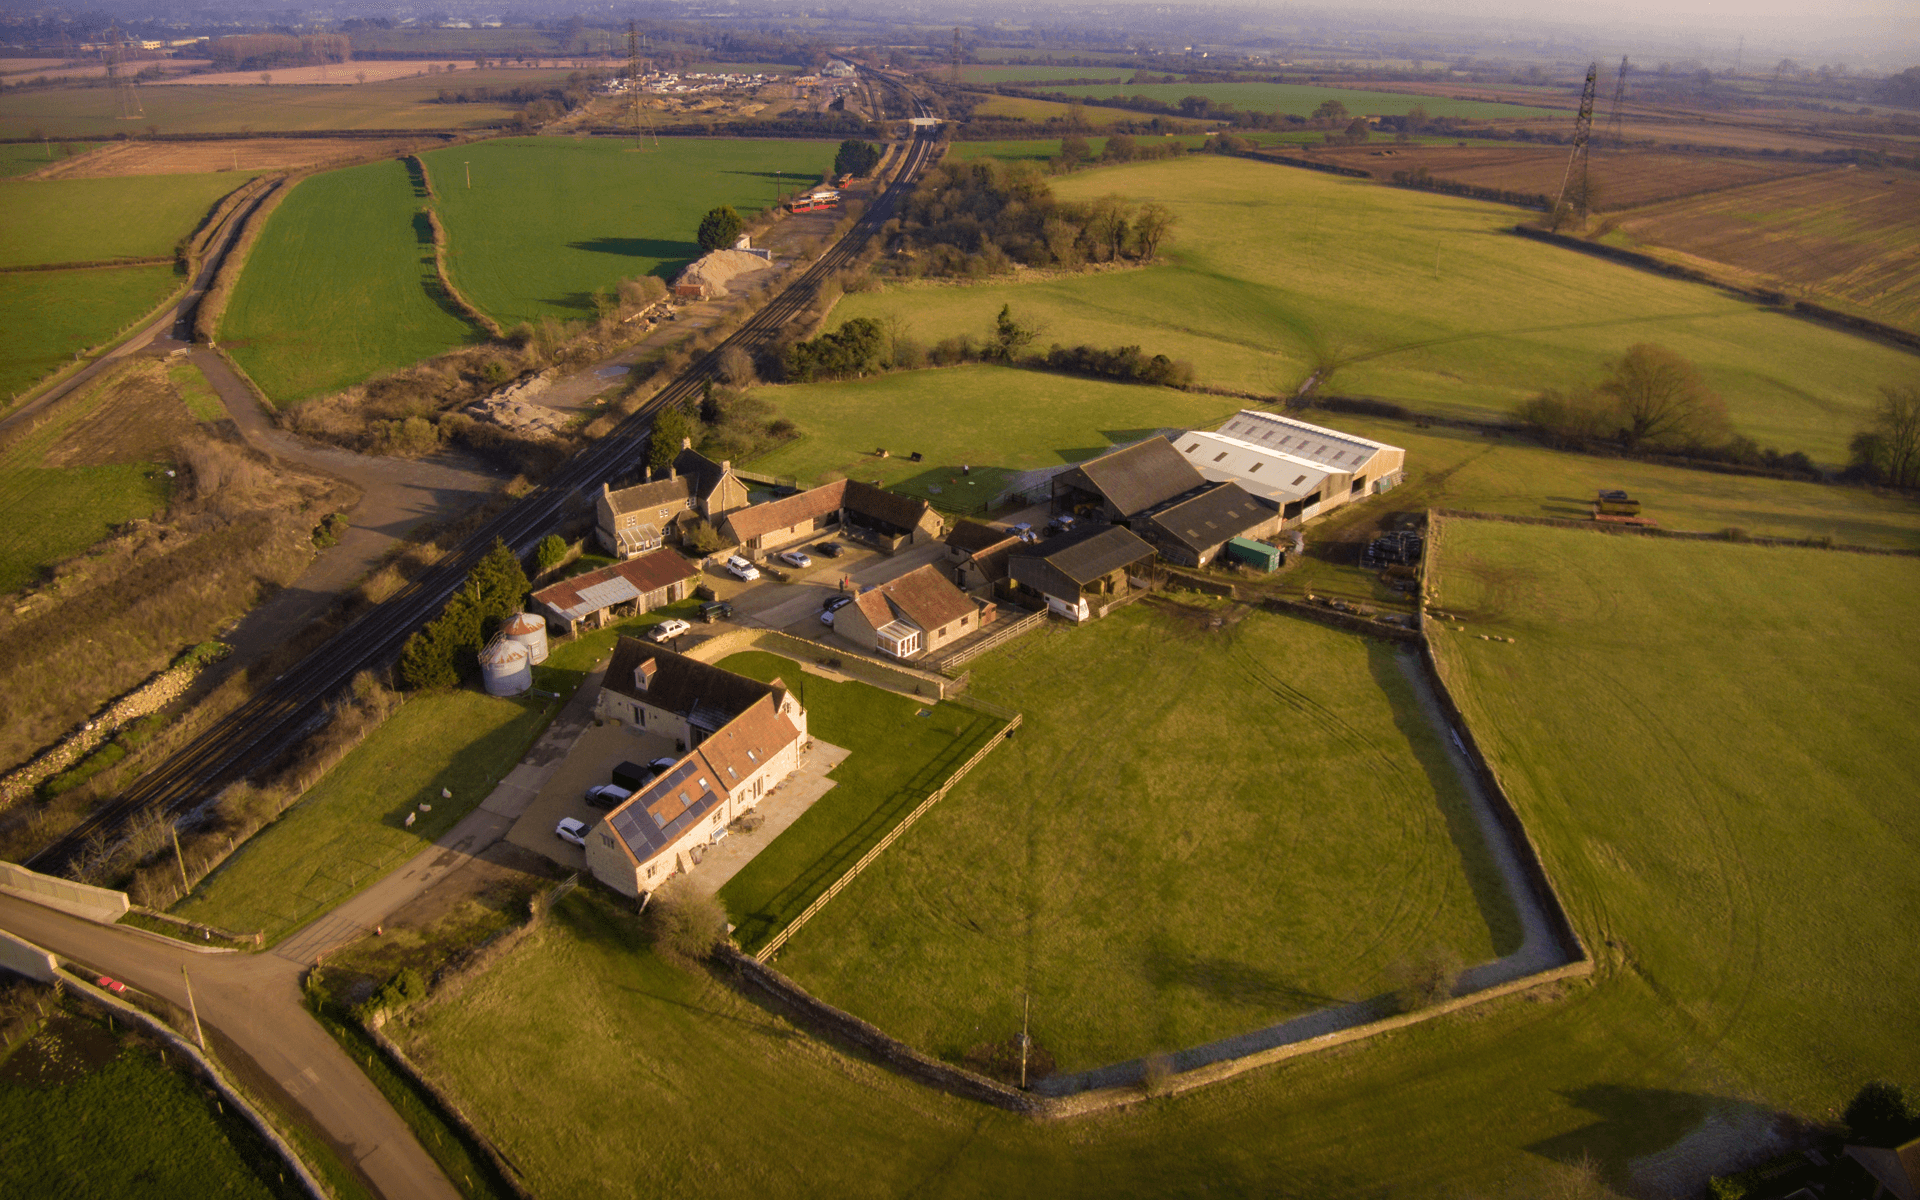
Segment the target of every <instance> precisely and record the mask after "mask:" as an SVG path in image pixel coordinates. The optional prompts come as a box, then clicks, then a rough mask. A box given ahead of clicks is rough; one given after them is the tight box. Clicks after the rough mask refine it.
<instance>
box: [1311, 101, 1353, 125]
mask: <svg viewBox="0 0 1920 1200" xmlns="http://www.w3.org/2000/svg"><path fill="white" fill-rule="evenodd" d="M1346 115H1347V106H1346V105H1344V104H1342V103H1340V102H1339V101H1338V100H1322V101H1321V102H1320V107H1319V108H1316V109H1314V110H1313V119H1314V120H1316V121H1325V122H1326V123H1327V128H1328V129H1332V128H1333V127H1334V126H1335V125H1338V124H1339V123H1340V122H1341V121H1342V120H1343V119H1345V117H1346Z"/></svg>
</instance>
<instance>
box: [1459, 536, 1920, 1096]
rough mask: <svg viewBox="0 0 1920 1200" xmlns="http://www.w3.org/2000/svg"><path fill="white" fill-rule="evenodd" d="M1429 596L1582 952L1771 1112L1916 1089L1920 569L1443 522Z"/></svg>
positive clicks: (1474, 719) (1465, 705) (1808, 554)
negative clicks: (1629, 985)
mask: <svg viewBox="0 0 1920 1200" xmlns="http://www.w3.org/2000/svg"><path fill="white" fill-rule="evenodd" d="M1434 570H1437V580H1435V579H1434V577H1433V576H1432V575H1431V574H1430V577H1429V579H1430V584H1434V583H1437V587H1435V588H1434V590H1435V591H1437V596H1436V597H1435V600H1436V602H1437V603H1438V604H1440V605H1443V606H1444V607H1445V608H1446V609H1447V610H1448V611H1450V612H1456V613H1459V614H1461V615H1462V616H1463V617H1464V625H1465V627H1466V630H1467V633H1466V634H1465V635H1462V634H1458V633H1453V632H1446V633H1442V634H1441V635H1439V637H1438V638H1437V640H1436V654H1437V655H1438V656H1439V659H1440V661H1441V663H1442V664H1443V666H1444V669H1445V670H1446V672H1447V675H1448V676H1449V678H1450V680H1451V685H1452V687H1453V689H1454V691H1455V695H1456V697H1457V698H1458V699H1459V701H1460V703H1461V706H1462V709H1463V711H1464V712H1465V713H1466V715H1467V719H1468V721H1469V723H1470V724H1471V725H1472V726H1473V728H1474V730H1475V733H1476V736H1477V737H1478V738H1479V739H1480V741H1481V744H1482V746H1483V747H1485V748H1486V749H1487V751H1488V753H1489V754H1490V755H1491V756H1492V758H1493V759H1494V761H1495V762H1496V763H1497V764H1498V767H1499V770H1500V772H1501V774H1502V776H1503V778H1504V779H1505V781H1506V784H1507V787H1508V790H1509V791H1510V792H1511V794H1512V795H1513V798H1514V801H1515V803H1516V804H1517V805H1518V806H1519V808H1520V810H1521V813H1522V815H1523V816H1524V817H1525V819H1526V820H1527V822H1528V826H1529V829H1530V830H1531V832H1532V833H1533V836H1534V838H1535V840H1537V841H1539V842H1540V843H1541V845H1542V846H1543V848H1544V850H1545V854H1546V861H1547V865H1548V868H1549V869H1550V870H1551V871H1552V872H1554V874H1555V875H1556V877H1557V879H1558V881H1559V884H1560V887H1561V889H1562V893H1563V895H1564V896H1566V898H1567V901H1568V904H1569V908H1570V909H1571V912H1572V915H1573V918H1574V920H1575V922H1576V924H1577V925H1578V926H1579V927H1580V929H1581V931H1582V933H1583V934H1584V935H1585V936H1586V937H1587V939H1588V944H1589V945H1593V946H1606V947H1609V948H1611V947H1616V946H1617V947H1618V951H1617V953H1618V956H1619V957H1620V959H1621V960H1623V961H1622V967H1623V969H1625V970H1630V971H1632V972H1634V973H1635V974H1638V975H1640V976H1642V977H1644V978H1645V979H1647V980H1648V981H1650V982H1651V983H1653V984H1655V985H1657V987H1658V989H1659V992H1660V994H1661V996H1662V997H1663V998H1665V1000H1666V1004H1667V1006H1668V1007H1669V1010H1670V1014H1671V1019H1672V1021H1673V1023H1674V1026H1675V1028H1676V1030H1684V1031H1686V1033H1687V1034H1688V1035H1690V1036H1691V1037H1693V1038H1697V1039H1699V1040H1700V1041H1703V1042H1705V1043H1706V1044H1708V1045H1710V1046H1712V1047H1713V1057H1714V1059H1715V1060H1716V1061H1717V1062H1718V1063H1720V1064H1721V1065H1722V1067H1723V1068H1724V1069H1726V1070H1727V1071H1729V1072H1730V1073H1731V1074H1732V1075H1733V1077H1734V1078H1737V1079H1740V1080H1742V1081H1744V1082H1745V1083H1746V1084H1747V1085H1748V1086H1751V1087H1755V1088H1757V1089H1759V1090H1760V1091H1761V1092H1762V1093H1763V1094H1765V1095H1768V1096H1772V1097H1776V1098H1789V1099H1791V1100H1792V1101H1794V1102H1796V1103H1798V1104H1800V1105H1803V1106H1806V1107H1809V1108H1816V1109H1817V1108H1818V1107H1819V1106H1821V1105H1824V1104H1832V1103H1835V1102H1837V1101H1838V1100H1841V1099H1843V1098H1844V1097H1845V1096H1846V1095H1847V1094H1849V1093H1850V1091H1851V1090H1852V1088H1853V1087H1855V1086H1857V1085H1858V1082H1859V1081H1860V1080H1862V1079H1865V1078H1869V1077H1872V1078H1889V1079H1907V1080H1911V1079H1917V1078H1920V1014H1917V1013H1916V1011H1915V1010H1914V1007H1913V1005H1912V1004H1911V1003H1910V998H1911V997H1912V996H1914V995H1915V994H1916V993H1920V952H1916V951H1915V948H1914V943H1913V939H1912V938H1911V937H1910V936H1909V932H1910V929H1909V926H1910V924H1911V922H1910V919H1909V918H1910V914H1912V913H1913V912H1914V911H1916V910H1917V909H1920V874H1916V872H1915V871H1914V869H1913V864H1912V855H1911V853H1910V847H1911V846H1913V845H1914V844H1915V843H1916V840H1920V805H1916V803H1915V799H1914V798H1915V797H1916V796H1920V756H1916V755H1915V753H1914V748H1915V742H1914V730H1915V729H1916V728H1920V700H1917V699H1916V697H1920V633H1916V630H1915V627H1914V623H1913V621H1912V598H1913V596H1914V595H1915V593H1916V590H1920V561H1916V560H1914V559H1911V558H1879V557H1870V556H1859V555H1851V554H1836V553H1831V552H1823V551H1817V550H1783V549H1770V548H1762V547H1752V546H1739V545H1721V544H1701V545H1694V544H1686V543H1676V542H1670V541H1655V540H1650V539H1641V538H1631V537H1620V538H1613V537H1605V536H1601V535H1595V534H1587V533H1578V532H1573V531H1563V530H1552V529H1540V528H1532V527H1525V526H1513V525H1505V524H1494V523H1484V522H1466V521H1449V522H1447V523H1446V524H1445V525H1444V526H1443V528H1442V531H1441V533H1440V536H1439V539H1438V557H1437V559H1436V560H1434V562H1433V563H1432V564H1431V566H1430V571H1434ZM1480 632H1485V633H1497V634H1505V635H1511V636H1512V637H1513V638H1515V639H1516V640H1515V642H1514V643H1513V644H1511V645H1507V644H1502V643H1494V642H1484V641H1480V640H1478V639H1476V638H1474V637H1473V636H1472V635H1473V634H1475V633H1480ZM1839 880H1845V881H1846V882H1845V885H1844V886H1835V884H1836V881H1839ZM1867 947H1882V948H1884V949H1883V950H1880V951H1868V950H1866V948H1867Z"/></svg>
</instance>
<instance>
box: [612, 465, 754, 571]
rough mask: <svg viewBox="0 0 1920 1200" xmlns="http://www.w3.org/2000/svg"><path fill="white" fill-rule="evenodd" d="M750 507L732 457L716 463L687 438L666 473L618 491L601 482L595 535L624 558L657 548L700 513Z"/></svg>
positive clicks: (711, 517)
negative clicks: (730, 460) (729, 459)
mask: <svg viewBox="0 0 1920 1200" xmlns="http://www.w3.org/2000/svg"><path fill="white" fill-rule="evenodd" d="M746 506H747V486H746V484H744V483H742V482H741V481H740V478H739V476H737V475H735V474H734V473H733V464H732V463H730V462H714V461H713V460H712V459H710V458H708V457H706V456H705V455H703V454H701V453H700V452H698V451H697V450H695V449H694V448H693V442H692V440H691V439H683V440H682V441H681V443H680V453H679V454H678V455H676V456H675V457H674V460H673V462H672V463H671V464H670V465H669V466H668V467H667V471H666V474H665V475H664V476H662V477H660V478H654V477H653V474H652V472H649V473H648V478H647V479H646V480H645V481H643V482H641V483H638V484H635V485H634V486H632V487H628V488H621V489H619V490H618V491H615V490H614V489H613V488H611V487H608V486H607V485H606V484H601V485H600V495H599V496H598V497H597V498H596V500H595V501H594V514H595V520H594V536H595V538H596V539H597V540H598V541H599V543H600V545H601V548H603V549H604V550H605V551H606V552H607V553H608V554H611V555H614V556H615V557H618V558H627V557H630V556H632V555H635V554H642V553H645V552H646V551H648V550H655V549H658V548H659V547H661V546H664V545H666V543H667V542H668V541H669V540H671V539H673V538H674V537H675V536H676V534H677V532H678V528H679V526H680V525H682V524H683V523H684V522H686V521H687V520H690V519H692V518H694V517H699V518H703V519H705V520H708V521H717V520H718V519H719V518H721V517H723V516H725V515H726V514H727V513H730V512H732V511H734V510H735V509H739V508H745V507H746Z"/></svg>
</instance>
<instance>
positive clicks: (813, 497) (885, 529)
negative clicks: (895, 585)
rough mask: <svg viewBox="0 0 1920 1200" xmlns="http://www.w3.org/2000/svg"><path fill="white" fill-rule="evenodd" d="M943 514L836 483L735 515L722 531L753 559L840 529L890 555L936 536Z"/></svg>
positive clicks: (857, 485) (858, 485) (855, 485)
mask: <svg viewBox="0 0 1920 1200" xmlns="http://www.w3.org/2000/svg"><path fill="white" fill-rule="evenodd" d="M942 529H943V525H942V522H941V520H940V514H938V513H936V512H934V511H933V508H932V506H930V505H929V504H928V503H927V502H926V501H925V500H918V499H915V498H914V497H912V496H902V495H900V494H898V493H896V492H889V491H887V490H885V489H884V488H877V487H872V486H870V485H868V484H864V483H856V482H854V481H853V480H850V479H836V480H834V481H833V482H832V483H823V484H821V485H820V486H819V487H817V488H809V489H808V490H807V491H804V492H796V493H795V494H793V495H791V496H786V497H783V498H781V499H779V500H772V501H769V502H767V503H765V504H756V505H754V506H753V507H751V508H745V509H741V510H739V511H737V512H734V513H731V514H729V515H728V516H727V518H726V520H725V521H724V522H723V523H722V525H721V527H720V532H721V533H722V534H723V535H724V536H726V537H728V538H730V539H732V540H733V541H734V542H735V543H737V544H738V545H739V547H740V551H741V553H743V554H745V555H747V556H748V557H749V558H752V557H759V556H763V555H767V554H772V553H774V552H775V551H778V550H783V549H785V548H786V547H788V546H793V545H796V544H798V543H801V542H805V541H809V540H811V539H813V538H816V537H821V536H824V535H826V534H828V533H831V532H835V531H839V532H844V533H845V534H846V535H848V536H850V537H859V538H860V539H861V540H863V541H866V542H870V543H872V544H873V545H875V546H877V547H879V548H880V549H881V550H883V551H885V552H886V553H888V554H892V553H894V552H896V551H898V550H902V549H904V548H906V547H907V546H914V545H919V544H920V543H922V542H927V541H932V540H933V539H935V538H938V537H939V536H940V534H941V530H942Z"/></svg>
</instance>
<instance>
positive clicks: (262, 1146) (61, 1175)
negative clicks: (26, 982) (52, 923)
mask: <svg viewBox="0 0 1920 1200" xmlns="http://www.w3.org/2000/svg"><path fill="white" fill-rule="evenodd" d="M285 1171H286V1167H285V1164H283V1163H282V1162H281V1161H280V1160H279V1158H278V1157H277V1156H276V1155H275V1154H274V1153H273V1150H272V1149H271V1148H270V1147H269V1146H268V1145H267V1144H266V1143H265V1142H263V1141H261V1140H260V1137H259V1135H258V1134H257V1133H256V1132H255V1131H254V1130H253V1127H252V1126H250V1125H248V1124H247V1122H246V1120H245V1118H243V1117H242V1116H241V1115H240V1114H239V1113H236V1112H229V1111H225V1110H223V1109H221V1108H217V1107H216V1106H215V1103H214V1099H213V1097H212V1095H211V1094H210V1093H209V1091H208V1089H207V1088H206V1086H205V1085H203V1084H202V1083H200V1082H199V1081H198V1080H196V1079H193V1078H190V1077H189V1076H187V1075H185V1074H183V1073H182V1072H181V1071H179V1070H177V1069H175V1068H174V1067H172V1066H171V1065H169V1064H168V1063H167V1062H166V1061H165V1060H163V1059H162V1058H161V1056H160V1054H159V1053H158V1052H157V1051H156V1050H155V1049H154V1048H153V1046H152V1044H151V1043H145V1042H143V1041H139V1040H135V1039H133V1038H130V1037H129V1036H127V1033H126V1026H125V1025H124V1024H122V1025H121V1026H120V1027H119V1030H118V1032H113V1031H110V1030H109V1029H108V1027H107V1022H106V1020H105V1019H104V1018H98V1019H96V1018H94V1017H92V1016H80V1015H77V1014H70V1013H66V1012H58V1013H57V1014H56V1015H55V1016H54V1017H53V1018H52V1019H51V1020H50V1021H48V1023H47V1025H46V1027H45V1028H43V1029H42V1030H41V1032H40V1033H39V1034H37V1035H35V1036H34V1037H33V1038H31V1039H29V1040H28V1041H27V1042H25V1043H24V1044H22V1045H21V1046H19V1047H18V1048H17V1049H15V1050H14V1051H13V1052H12V1053H11V1054H9V1055H8V1056H7V1057H6V1058H5V1059H4V1060H0V1194H4V1195H8V1196H136V1195H137V1196H152V1197H156V1198H158V1197H168V1198H173V1197H177V1198H179V1200H197V1198H198V1197H202V1196H232V1197H262V1198H263V1200H264V1198H268V1197H286V1198H287V1200H293V1198H294V1197H298V1196H300V1195H302V1194H303V1193H302V1192H301V1190H300V1188H299V1186H298V1185H297V1184H292V1183H288V1182H284V1181H283V1179H282V1176H283V1175H284V1174H285Z"/></svg>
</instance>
